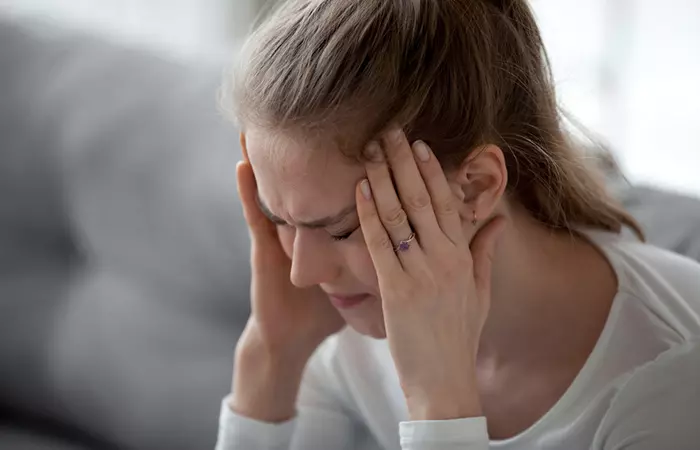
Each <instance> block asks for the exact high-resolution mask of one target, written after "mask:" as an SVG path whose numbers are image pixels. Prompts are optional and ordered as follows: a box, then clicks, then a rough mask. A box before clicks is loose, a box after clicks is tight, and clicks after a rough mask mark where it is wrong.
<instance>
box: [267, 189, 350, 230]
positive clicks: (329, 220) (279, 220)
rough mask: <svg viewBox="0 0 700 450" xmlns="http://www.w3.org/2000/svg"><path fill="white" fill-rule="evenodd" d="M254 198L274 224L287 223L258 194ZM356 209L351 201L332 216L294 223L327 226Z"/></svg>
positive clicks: (334, 223)
mask: <svg viewBox="0 0 700 450" xmlns="http://www.w3.org/2000/svg"><path fill="white" fill-rule="evenodd" d="M255 199H256V200H257V202H258V206H260V210H261V211H262V212H263V214H265V215H266V216H267V218H268V219H270V220H271V221H272V222H274V223H276V224H280V225H285V224H287V221H286V220H284V219H282V218H280V217H277V216H276V215H274V214H273V213H272V211H270V208H268V207H267V205H265V203H263V201H262V199H261V198H260V196H259V195H257V194H256V195H255ZM356 210H357V206H356V205H355V204H354V203H353V204H352V205H350V206H348V207H346V208H343V209H342V210H341V211H340V212H339V213H338V214H334V215H332V216H328V217H324V218H322V219H318V220H312V221H310V222H297V223H296V224H294V225H298V226H301V227H305V228H325V227H328V226H331V225H336V224H338V223H340V222H342V221H343V219H345V216H347V215H348V214H350V213H352V212H354V211H356Z"/></svg>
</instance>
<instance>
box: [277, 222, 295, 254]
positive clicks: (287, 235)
mask: <svg viewBox="0 0 700 450" xmlns="http://www.w3.org/2000/svg"><path fill="white" fill-rule="evenodd" d="M294 234H295V230H294V228H292V227H285V226H281V225H277V236H279V239H280V243H281V244H282V249H283V250H284V253H286V254H287V257H289V259H292V250H293V248H294Z"/></svg>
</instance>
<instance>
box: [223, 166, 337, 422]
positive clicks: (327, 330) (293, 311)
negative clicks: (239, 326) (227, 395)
mask: <svg viewBox="0 0 700 450" xmlns="http://www.w3.org/2000/svg"><path fill="white" fill-rule="evenodd" d="M236 177H237V181H238V193H239V196H240V198H241V203H242V204H243V211H244V215H245V219H246V222H247V224H248V229H249V231H250V238H251V270H252V279H251V292H250V294H251V315H250V317H249V319H248V323H247V325H246V327H245V330H244V331H243V333H242V335H241V337H240V339H239V341H238V345H237V347H236V361H235V365H234V382H233V385H234V386H233V397H232V400H231V404H230V406H231V407H232V409H234V410H235V411H237V412H239V413H241V414H243V415H246V416H248V417H252V418H255V419H258V420H263V421H270V422H274V421H281V420H285V419H287V418H289V417H290V415H293V414H294V406H295V405H294V404H295V401H296V394H297V392H298V388H299V383H300V382H301V373H302V372H303V369H304V366H305V365H306V362H307V361H308V359H309V358H310V356H311V354H312V353H313V352H314V350H315V349H316V348H317V347H318V345H320V344H321V342H323V340H325V339H326V338H327V337H328V336H330V335H331V334H333V333H336V332H338V331H340V329H341V328H342V327H343V326H344V321H343V320H342V318H341V317H340V315H339V313H338V311H337V310H336V309H335V308H334V307H333V305H332V304H331V303H330V301H329V300H328V297H327V296H326V294H325V293H324V292H323V291H322V290H321V288H320V287H318V286H314V287H311V288H303V289H301V288H298V287H296V286H294V285H293V284H292V282H291V281H290V270H291V260H290V259H289V257H288V256H287V254H286V253H285V252H284V249H283V248H282V245H281V243H280V240H279V236H278V234H277V227H276V225H275V224H274V223H272V222H271V221H270V220H269V219H268V218H267V217H266V216H265V215H264V214H263V213H262V211H261V210H260V207H259V206H258V202H257V200H256V192H257V187H256V181H255V176H254V174H253V170H252V167H251V166H250V163H249V162H247V161H244V162H239V163H238V165H237V166H236Z"/></svg>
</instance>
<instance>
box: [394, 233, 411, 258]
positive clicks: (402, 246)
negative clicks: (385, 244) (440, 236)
mask: <svg viewBox="0 0 700 450" xmlns="http://www.w3.org/2000/svg"><path fill="white" fill-rule="evenodd" d="M414 239H416V233H411V235H410V236H409V237H408V238H406V239H404V240H402V241H399V243H398V245H397V246H396V247H394V251H395V252H397V253H398V252H405V251H406V250H408V248H409V247H410V246H411V242H413V240H414Z"/></svg>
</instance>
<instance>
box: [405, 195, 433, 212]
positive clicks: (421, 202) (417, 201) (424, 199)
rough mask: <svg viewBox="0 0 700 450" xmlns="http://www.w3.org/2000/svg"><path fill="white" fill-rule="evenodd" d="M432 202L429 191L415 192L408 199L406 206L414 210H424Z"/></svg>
mask: <svg viewBox="0 0 700 450" xmlns="http://www.w3.org/2000/svg"><path fill="white" fill-rule="evenodd" d="M430 204H431V202H430V196H429V195H428V193H427V192H421V193H418V194H414V195H411V196H409V197H408V198H407V199H406V207H408V208H409V209H411V210H413V211H423V210H425V209H427V208H429V207H430Z"/></svg>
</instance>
